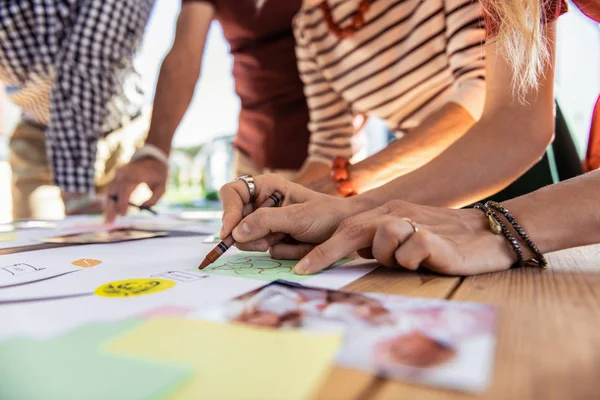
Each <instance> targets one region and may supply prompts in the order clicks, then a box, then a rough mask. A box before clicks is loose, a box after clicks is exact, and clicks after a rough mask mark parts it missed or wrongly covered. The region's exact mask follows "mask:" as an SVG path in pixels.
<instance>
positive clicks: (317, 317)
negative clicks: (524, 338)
mask: <svg viewBox="0 0 600 400" xmlns="http://www.w3.org/2000/svg"><path fill="white" fill-rule="evenodd" d="M203 316H204V317H207V318H210V319H215V320H218V321H220V322H233V323H240V324H246V325H253V326H257V327H262V328H269V329H272V328H274V329H302V330H305V331H307V332H324V331H335V332H341V333H342V334H343V337H344V341H343V346H342V348H341V349H340V351H339V353H338V356H337V361H336V362H337V364H338V365H340V366H343V367H347V368H355V369H360V370H364V371H368V372H371V373H375V374H377V375H379V376H382V377H386V378H396V379H404V380H408V381H413V382H419V383H424V384H431V385H435V386H443V387H449V388H452V389H459V390H465V391H480V390H483V389H484V388H485V387H486V385H487V382H488V379H489V376H490V374H491V367H492V362H493V351H494V345H495V322H496V310H495V308H494V307H491V306H486V305H482V304H473V303H462V302H454V301H445V300H433V299H420V298H413V297H402V296H391V295H384V294H379V293H358V292H345V291H337V290H326V289H319V288H312V287H305V286H300V285H297V284H292V283H286V282H283V281H278V282H274V283H272V284H270V285H267V286H264V287H262V288H260V289H257V290H254V291H252V292H250V293H247V294H245V295H242V296H240V297H238V298H236V299H234V300H232V301H230V302H228V303H226V304H225V305H222V306H220V307H219V308H218V309H214V310H211V311H210V312H208V313H207V314H206V315H203Z"/></svg>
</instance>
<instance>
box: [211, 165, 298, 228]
mask: <svg viewBox="0 0 600 400" xmlns="http://www.w3.org/2000/svg"><path fill="white" fill-rule="evenodd" d="M254 183H255V187H256V200H255V202H254V204H262V203H263V202H264V201H265V200H266V199H267V198H268V197H269V196H271V195H272V194H273V192H275V191H279V192H281V193H282V194H283V195H284V204H285V203H286V202H288V195H287V194H288V193H287V192H288V190H287V189H288V187H289V181H287V180H285V179H283V178H281V177H280V176H277V175H261V176H256V177H254ZM220 197H221V204H222V205H223V227H222V228H221V233H220V236H221V239H224V238H225V237H227V236H228V235H229V234H231V232H232V231H233V228H235V227H236V226H237V225H238V224H239V223H240V222H241V220H242V218H243V217H244V215H243V209H244V206H245V205H246V204H248V202H249V201H250V191H249V190H248V186H247V185H246V183H245V182H244V181H241V180H238V181H235V182H231V183H228V184H226V185H224V186H223V187H222V188H221V191H220Z"/></svg>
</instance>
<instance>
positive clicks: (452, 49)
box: [350, 0, 485, 193]
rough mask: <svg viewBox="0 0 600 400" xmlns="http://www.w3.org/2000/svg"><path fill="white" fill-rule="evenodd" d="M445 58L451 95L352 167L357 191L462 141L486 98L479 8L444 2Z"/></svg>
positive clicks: (411, 168) (453, 0) (408, 169)
mask: <svg viewBox="0 0 600 400" xmlns="http://www.w3.org/2000/svg"><path fill="white" fill-rule="evenodd" d="M444 7H445V12H446V24H447V25H446V26H447V28H446V34H445V35H446V40H447V44H446V54H447V57H448V61H449V64H450V68H451V70H452V77H453V80H454V81H453V87H454V95H453V96H452V97H451V98H450V100H449V102H448V103H446V104H445V105H444V106H443V107H441V108H440V109H439V110H437V111H435V112H434V113H432V114H430V115H429V116H427V117H426V118H425V119H424V120H423V121H422V122H421V123H420V124H419V126H417V127H416V128H415V129H413V130H411V131H410V133H408V134H407V135H405V136H404V137H403V138H402V139H400V140H397V141H395V142H393V143H391V144H389V145H388V146H387V147H386V148H385V149H383V150H382V151H380V152H379V153H377V154H375V155H373V156H371V157H369V158H367V159H365V160H363V161H362V162H360V163H357V164H355V165H353V166H352V167H351V169H350V176H351V177H352V179H353V181H354V183H355V187H356V188H357V191H358V192H359V193H362V192H365V191H367V190H370V189H373V188H376V187H378V186H381V185H383V184H384V183H387V182H389V181H391V180H392V179H394V178H397V177H400V176H402V175H405V174H407V173H409V172H411V171H414V170H416V169H418V168H421V167H422V166H423V165H425V164H427V163H428V162H430V161H431V160H433V159H434V158H435V157H437V156H438V155H439V154H440V153H442V152H443V151H444V150H446V149H447V148H448V147H449V146H450V145H452V144H453V143H454V142H455V141H456V140H457V139H459V138H461V137H462V136H463V135H464V134H465V133H466V132H467V131H468V130H469V128H471V127H472V126H473V124H474V123H475V122H476V121H477V120H478V119H479V118H480V117H481V113H482V111H483V103H484V100H485V80H484V79H485V56H484V47H483V43H484V42H485V29H484V28H483V25H482V22H483V21H482V10H481V5H480V4H479V3H478V2H476V1H474V2H470V3H467V4H465V2H464V0H446V1H444Z"/></svg>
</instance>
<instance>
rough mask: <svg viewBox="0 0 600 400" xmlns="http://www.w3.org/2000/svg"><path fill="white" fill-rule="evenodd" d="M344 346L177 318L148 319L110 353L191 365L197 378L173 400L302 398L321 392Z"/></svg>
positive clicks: (334, 339) (332, 337)
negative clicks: (340, 349) (335, 359)
mask: <svg viewBox="0 0 600 400" xmlns="http://www.w3.org/2000/svg"><path fill="white" fill-rule="evenodd" d="M340 344H341V337H340V335H338V334H333V333H332V334H323V333H319V334H317V333H315V334H311V333H305V332H304V333H303V332H300V331H291V330H283V331H281V330H273V329H261V328H254V327H248V326H243V325H235V324H220V323H215V322H209V321H202V320H193V319H180V318H173V319H154V320H150V321H148V322H147V323H145V324H143V325H141V326H139V327H137V328H135V329H134V330H133V331H131V332H128V333H126V334H125V335H123V336H121V337H120V338H119V339H117V340H115V341H113V342H111V343H109V344H108V346H107V348H106V349H107V350H109V351H110V352H113V353H118V354H122V355H128V356H136V357H141V358H147V359H150V360H153V361H157V360H158V361H162V362H165V363H171V364H179V365H185V366H191V367H192V368H193V369H194V371H195V372H194V377H193V378H192V379H190V380H189V381H188V382H186V383H185V384H184V386H182V387H181V388H180V389H179V390H177V391H175V392H174V393H172V394H171V395H170V396H167V398H168V399H170V400H181V399H219V400H233V399H236V400H237V399H240V400H241V399H244V400H248V399H256V400H269V399H273V400H280V399H286V400H299V399H306V398H308V397H310V396H311V395H312V394H314V390H316V389H318V387H319V384H320V383H321V382H322V379H324V378H325V377H326V376H327V372H328V370H329V367H330V365H331V362H332V360H333V358H334V356H335V353H336V351H337V349H338V347H339V345H340Z"/></svg>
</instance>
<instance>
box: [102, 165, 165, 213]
mask: <svg viewBox="0 0 600 400" xmlns="http://www.w3.org/2000/svg"><path fill="white" fill-rule="evenodd" d="M167 175H168V169H167V167H166V166H165V165H164V164H163V163H161V162H160V161H158V160H155V159H154V158H142V159H140V160H137V161H135V162H132V163H129V164H127V165H125V166H124V167H121V168H119V169H118V170H117V173H116V175H115V179H113V181H112V182H111V183H110V185H108V189H107V192H106V194H107V199H106V202H105V203H104V218H105V222H106V223H112V222H113V221H114V220H115V218H116V216H117V215H125V214H126V213H127V208H128V207H129V196H131V193H132V192H133V191H134V190H135V188H136V187H138V185H140V184H142V183H145V184H147V185H148V187H149V188H150V190H151V191H152V197H150V199H149V200H148V201H146V202H145V203H144V204H143V205H142V206H147V207H151V206H153V205H154V204H156V202H157V201H158V200H159V199H160V197H161V196H162V195H163V194H164V193H165V190H166V186H167ZM115 195H116V196H117V198H118V200H117V201H114V200H112V199H111V196H115Z"/></svg>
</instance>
